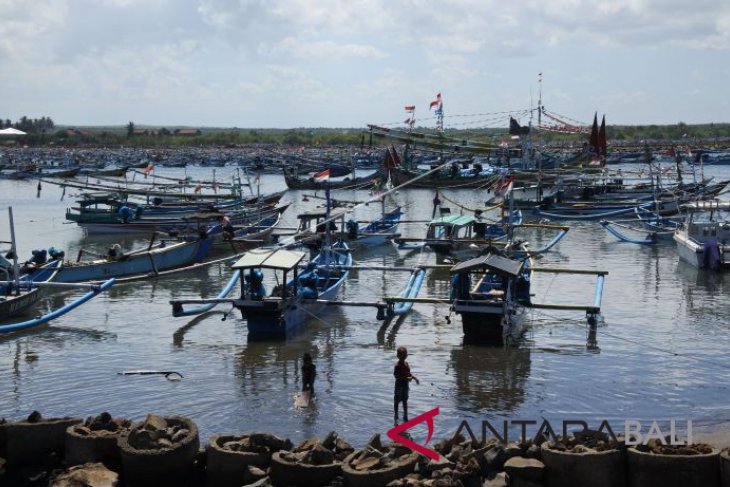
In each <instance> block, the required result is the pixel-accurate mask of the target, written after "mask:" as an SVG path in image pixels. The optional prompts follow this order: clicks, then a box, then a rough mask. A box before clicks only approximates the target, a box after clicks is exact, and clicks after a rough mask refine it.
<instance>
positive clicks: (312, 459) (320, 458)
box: [309, 444, 335, 465]
mask: <svg viewBox="0 0 730 487" xmlns="http://www.w3.org/2000/svg"><path fill="white" fill-rule="evenodd" d="M334 461H335V455H334V453H332V451H331V450H328V449H327V448H325V447H323V446H322V445H321V444H317V445H315V447H314V448H312V449H311V450H310V452H309V463H311V464H312V465H329V464H331V463H333V462H334Z"/></svg>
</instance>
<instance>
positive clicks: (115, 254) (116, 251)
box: [106, 243, 124, 260]
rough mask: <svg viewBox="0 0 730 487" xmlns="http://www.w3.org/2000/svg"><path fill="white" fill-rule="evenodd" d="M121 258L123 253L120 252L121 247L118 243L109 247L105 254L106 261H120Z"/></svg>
mask: <svg viewBox="0 0 730 487" xmlns="http://www.w3.org/2000/svg"><path fill="white" fill-rule="evenodd" d="M123 256H124V253H123V252H122V246H121V245H119V244H118V243H116V244H114V245H112V246H111V247H109V250H108V251H107V253H106V257H107V259H108V260H120V259H121V258H122V257H123Z"/></svg>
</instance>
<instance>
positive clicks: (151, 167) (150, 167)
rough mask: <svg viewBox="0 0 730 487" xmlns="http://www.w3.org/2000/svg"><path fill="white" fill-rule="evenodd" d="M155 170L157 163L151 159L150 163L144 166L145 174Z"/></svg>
mask: <svg viewBox="0 0 730 487" xmlns="http://www.w3.org/2000/svg"><path fill="white" fill-rule="evenodd" d="M154 171H155V165H154V164H153V163H152V161H150V163H149V164H147V167H145V168H144V174H145V176H146V175H147V174H152V173H153V172H154Z"/></svg>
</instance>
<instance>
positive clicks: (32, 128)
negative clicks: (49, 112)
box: [0, 116, 56, 134]
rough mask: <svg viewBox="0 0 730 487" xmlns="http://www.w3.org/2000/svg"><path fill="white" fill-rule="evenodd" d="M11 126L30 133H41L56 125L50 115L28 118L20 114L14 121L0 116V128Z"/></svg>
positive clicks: (50, 129)
mask: <svg viewBox="0 0 730 487" xmlns="http://www.w3.org/2000/svg"><path fill="white" fill-rule="evenodd" d="M11 127H12V128H15V129H18V130H22V131H23V132H27V133H31V134H43V133H45V132H51V131H52V130H53V129H54V128H55V127H56V124H55V123H53V120H52V119H51V117H41V118H28V117H26V116H22V117H20V120H18V121H17V122H15V123H13V122H11V121H10V119H9V118H6V119H5V120H3V119H2V118H0V129H7V128H11Z"/></svg>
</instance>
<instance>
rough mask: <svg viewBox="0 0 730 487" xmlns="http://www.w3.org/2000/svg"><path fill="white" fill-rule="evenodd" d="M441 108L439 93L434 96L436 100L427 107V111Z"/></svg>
mask: <svg viewBox="0 0 730 487" xmlns="http://www.w3.org/2000/svg"><path fill="white" fill-rule="evenodd" d="M440 106H441V93H438V94H437V95H436V99H435V100H434V101H432V102H431V105H430V106H429V107H428V109H429V110H430V109H432V108H433V107H436V108H439V107H440Z"/></svg>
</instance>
